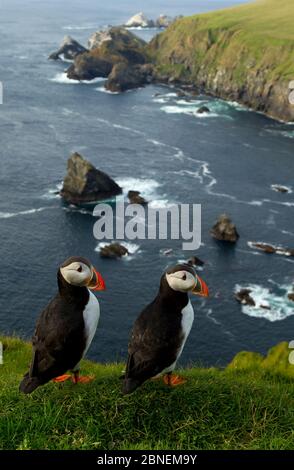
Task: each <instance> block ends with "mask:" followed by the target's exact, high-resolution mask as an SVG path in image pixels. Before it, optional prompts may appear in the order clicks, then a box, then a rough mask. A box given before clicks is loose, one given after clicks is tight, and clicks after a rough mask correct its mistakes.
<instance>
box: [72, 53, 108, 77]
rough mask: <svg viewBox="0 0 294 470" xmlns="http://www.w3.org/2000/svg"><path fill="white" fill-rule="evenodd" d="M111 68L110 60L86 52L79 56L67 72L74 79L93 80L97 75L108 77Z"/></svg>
mask: <svg viewBox="0 0 294 470" xmlns="http://www.w3.org/2000/svg"><path fill="white" fill-rule="evenodd" d="M111 70H112V64H111V63H110V62H107V61H106V60H103V59H99V58H98V57H93V56H92V55H91V54H90V53H86V54H81V55H80V56H79V57H77V58H76V60H75V62H74V64H73V65H71V66H70V67H69V69H68V70H67V72H66V73H67V76H68V78H71V79H72V80H93V79H94V78H96V77H104V78H107V77H108V75H109V74H110V72H111Z"/></svg>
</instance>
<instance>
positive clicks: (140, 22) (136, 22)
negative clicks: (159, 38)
mask: <svg viewBox="0 0 294 470" xmlns="http://www.w3.org/2000/svg"><path fill="white" fill-rule="evenodd" d="M124 26H125V27H126V28H153V27H154V21H153V20H150V19H149V18H147V16H146V15H145V14H144V13H143V12H140V13H136V15H134V16H132V17H131V18H130V19H129V20H128V21H127V22H126V23H125V25H124Z"/></svg>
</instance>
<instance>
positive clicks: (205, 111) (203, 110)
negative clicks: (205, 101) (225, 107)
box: [197, 106, 210, 114]
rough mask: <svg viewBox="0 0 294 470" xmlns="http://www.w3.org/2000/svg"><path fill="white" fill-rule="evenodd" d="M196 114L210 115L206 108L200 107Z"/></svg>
mask: <svg viewBox="0 0 294 470" xmlns="http://www.w3.org/2000/svg"><path fill="white" fill-rule="evenodd" d="M197 113H198V114H203V113H210V109H209V108H208V107H207V106H201V107H200V108H198V109H197Z"/></svg>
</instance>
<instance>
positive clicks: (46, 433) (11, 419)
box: [0, 338, 294, 450]
mask: <svg viewBox="0 0 294 470" xmlns="http://www.w3.org/2000/svg"><path fill="white" fill-rule="evenodd" d="M0 339H2V342H3V344H4V364H3V365H1V366H0V400H1V407H0V448H1V449H143V450H146V449H152V450H153V449H294V431H293V429H294V415H293V413H294V398H293V397H294V385H293V378H294V371H293V369H294V367H293V366H290V365H289V364H288V354H289V350H288V346H287V344H286V343H282V344H281V345H279V346H278V347H276V348H274V349H273V350H271V352H270V354H269V355H268V357H267V358H262V356H260V355H256V354H252V353H244V352H243V353H240V354H239V355H237V356H236V358H235V359H234V361H233V362H232V363H231V364H230V366H229V367H228V368H227V369H225V370H218V369H215V368H211V369H204V368H190V369H186V370H183V371H181V372H182V373H183V375H184V376H185V377H186V378H187V383H186V384H185V385H183V386H181V387H178V388H174V389H169V388H168V387H166V386H164V385H163V384H162V382H160V381H155V382H149V383H147V384H145V385H144V386H143V387H142V388H141V389H139V390H138V391H137V392H136V393H134V394H133V395H131V396H127V397H125V396H122V394H121V392H120V380H119V376H120V374H121V371H122V368H123V366H122V365H121V364H115V365H101V364H95V363H92V362H89V361H85V362H84V363H83V372H85V373H90V374H94V375H95V377H96V379H95V381H94V382H92V383H91V384H87V385H77V386H74V385H72V384H71V383H64V384H59V385H57V384H53V383H50V384H48V385H46V386H44V387H42V388H40V389H39V390H36V392H35V393H33V394H32V395H30V396H24V395H22V394H20V393H19V392H18V384H19V381H20V380H21V377H22V375H23V373H24V372H25V371H26V370H27V366H28V363H29V360H30V352H31V350H30V345H29V344H27V343H24V342H23V341H21V340H19V339H17V338H0Z"/></svg>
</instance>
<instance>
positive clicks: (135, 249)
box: [95, 240, 141, 258]
mask: <svg viewBox="0 0 294 470" xmlns="http://www.w3.org/2000/svg"><path fill="white" fill-rule="evenodd" d="M111 243H119V244H120V245H122V246H124V247H125V248H126V249H127V250H128V252H129V255H124V256H123V258H129V257H130V256H132V255H135V254H138V253H140V252H141V250H140V245H137V244H136V243H131V242H126V241H124V240H123V241H122V240H110V241H107V242H105V241H103V242H99V243H98V245H97V246H96V248H95V251H97V252H98V253H99V251H100V249H101V248H104V247H105V246H107V245H110V244H111Z"/></svg>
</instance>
